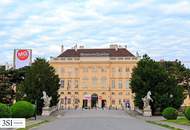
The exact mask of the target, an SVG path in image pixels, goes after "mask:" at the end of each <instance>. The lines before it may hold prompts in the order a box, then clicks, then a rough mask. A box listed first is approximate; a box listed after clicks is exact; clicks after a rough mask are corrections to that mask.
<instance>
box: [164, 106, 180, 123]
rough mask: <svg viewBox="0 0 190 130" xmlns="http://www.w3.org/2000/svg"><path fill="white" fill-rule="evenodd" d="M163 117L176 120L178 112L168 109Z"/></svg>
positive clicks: (171, 108)
mask: <svg viewBox="0 0 190 130" xmlns="http://www.w3.org/2000/svg"><path fill="white" fill-rule="evenodd" d="M162 116H163V117H164V118H165V119H167V120H176V119H177V116H178V111H177V110H176V109H175V108H173V107H167V108H165V109H164V110H163V112H162Z"/></svg>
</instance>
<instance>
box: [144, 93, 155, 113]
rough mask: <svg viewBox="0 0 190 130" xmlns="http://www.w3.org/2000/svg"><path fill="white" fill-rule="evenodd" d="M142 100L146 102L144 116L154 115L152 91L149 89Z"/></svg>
mask: <svg viewBox="0 0 190 130" xmlns="http://www.w3.org/2000/svg"><path fill="white" fill-rule="evenodd" d="M142 101H143V103H144V107H143V115H144V116H152V110H151V107H150V101H151V102H153V99H152V98H151V92H150V91H148V93H147V95H146V96H145V97H144V98H142Z"/></svg>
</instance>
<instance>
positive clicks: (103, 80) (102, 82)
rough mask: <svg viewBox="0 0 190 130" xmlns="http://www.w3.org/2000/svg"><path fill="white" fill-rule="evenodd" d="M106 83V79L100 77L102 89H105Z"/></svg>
mask: <svg viewBox="0 0 190 130" xmlns="http://www.w3.org/2000/svg"><path fill="white" fill-rule="evenodd" d="M106 82H107V79H106V77H102V78H101V85H102V87H106V85H107V84H106Z"/></svg>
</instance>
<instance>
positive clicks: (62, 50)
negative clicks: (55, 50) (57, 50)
mask: <svg viewBox="0 0 190 130" xmlns="http://www.w3.org/2000/svg"><path fill="white" fill-rule="evenodd" d="M63 52H64V46H63V45H61V53H63Z"/></svg>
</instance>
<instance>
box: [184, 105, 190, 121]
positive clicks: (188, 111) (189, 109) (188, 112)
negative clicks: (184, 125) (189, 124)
mask: <svg viewBox="0 0 190 130" xmlns="http://www.w3.org/2000/svg"><path fill="white" fill-rule="evenodd" d="M185 117H186V118H187V119H188V120H190V107H187V108H186V109H185Z"/></svg>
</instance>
